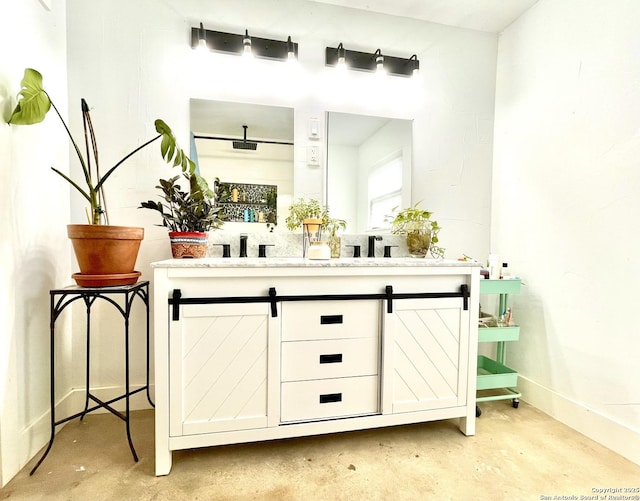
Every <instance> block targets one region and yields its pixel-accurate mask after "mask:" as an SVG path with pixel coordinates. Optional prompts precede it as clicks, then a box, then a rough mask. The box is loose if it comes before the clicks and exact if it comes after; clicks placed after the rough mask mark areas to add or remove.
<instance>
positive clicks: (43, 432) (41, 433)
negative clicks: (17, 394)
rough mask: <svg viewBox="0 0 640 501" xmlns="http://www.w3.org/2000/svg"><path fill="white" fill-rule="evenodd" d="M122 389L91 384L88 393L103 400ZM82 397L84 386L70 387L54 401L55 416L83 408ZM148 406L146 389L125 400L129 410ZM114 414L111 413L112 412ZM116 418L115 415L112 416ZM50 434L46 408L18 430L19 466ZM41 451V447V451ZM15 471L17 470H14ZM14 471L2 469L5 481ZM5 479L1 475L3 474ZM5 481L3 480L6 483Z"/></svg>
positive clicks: (118, 404)
mask: <svg viewBox="0 0 640 501" xmlns="http://www.w3.org/2000/svg"><path fill="white" fill-rule="evenodd" d="M142 386H143V385H133V386H132V387H131V391H135V390H137V389H138V388H140V387H142ZM123 392H124V388H122V387H118V386H110V387H103V388H93V389H92V390H91V393H92V394H94V395H95V396H96V398H99V399H100V400H102V401H103V402H106V401H108V400H110V399H112V398H115V397H117V396H119V395H122V393H123ZM151 395H152V397H153V386H152V387H151ZM84 400H85V391H84V388H78V389H75V390H71V391H70V392H69V393H67V394H66V395H65V396H64V397H62V398H61V399H60V400H59V401H58V403H57V404H56V420H60V419H64V418H65V417H66V416H70V415H73V414H76V413H77V412H81V411H82V410H83V409H84ZM93 405H95V402H92V401H90V402H89V407H92V406H93ZM112 407H114V408H115V409H116V410H119V411H122V412H124V407H125V404H124V400H121V401H119V402H116V403H114V404H113V405H112ZM150 408H151V406H150V405H149V402H147V398H146V392H145V391H141V392H139V393H137V394H135V395H133V396H132V397H131V398H130V400H129V409H130V410H131V411H137V410H143V409H150ZM104 412H108V411H107V410H105V409H96V410H95V411H94V413H104ZM114 417H115V416H114ZM116 419H117V418H116ZM63 427H64V425H59V426H57V427H56V433H57V432H59V431H60V430H61V429H62V428H63ZM50 437H51V413H50V412H49V411H47V412H45V413H44V414H42V415H41V416H40V417H39V418H38V419H36V420H35V421H34V422H33V423H31V424H30V425H29V426H27V427H26V428H24V429H23V430H22V432H21V436H20V439H19V440H18V444H19V447H20V450H19V451H16V456H17V457H18V458H20V461H19V465H20V469H22V468H24V466H25V465H26V464H27V463H28V462H29V461H31V459H32V458H33V457H34V456H36V455H37V454H39V453H40V451H41V449H42V448H43V447H44V446H45V445H47V444H48V443H49V438H50ZM55 446H56V445H55V441H54V443H53V447H54V448H55ZM43 452H44V451H43ZM41 468H46V460H45V462H44V463H43V464H42V466H41ZM18 471H19V470H18ZM18 471H15V472H6V473H7V475H6V482H9V480H11V478H12V477H13V476H14V475H15V474H17V473H18ZM3 480H5V477H3ZM6 482H5V483H6Z"/></svg>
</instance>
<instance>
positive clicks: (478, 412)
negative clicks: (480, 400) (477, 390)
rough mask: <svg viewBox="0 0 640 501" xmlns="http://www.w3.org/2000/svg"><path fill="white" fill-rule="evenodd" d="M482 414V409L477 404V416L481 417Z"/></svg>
mask: <svg viewBox="0 0 640 501" xmlns="http://www.w3.org/2000/svg"><path fill="white" fill-rule="evenodd" d="M480 416H482V411H481V410H480V407H478V406H477V405H476V417H480Z"/></svg>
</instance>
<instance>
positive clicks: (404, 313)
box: [383, 298, 469, 413]
mask: <svg viewBox="0 0 640 501" xmlns="http://www.w3.org/2000/svg"><path fill="white" fill-rule="evenodd" d="M468 336H469V312H468V311H465V310H464V309H463V307H462V299H458V298H443V299H400V300H395V301H393V313H391V314H388V313H387V314H385V333H384V337H385V341H384V344H385V353H384V354H383V363H384V383H383V412H384V413H399V412H411V411H421V410H429V409H440V408H445V407H456V406H461V405H465V404H466V399H467V378H468V377H469V375H468V369H469V359H468V358H469V351H468V346H469V337H468Z"/></svg>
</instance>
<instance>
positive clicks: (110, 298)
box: [30, 281, 155, 475]
mask: <svg viewBox="0 0 640 501" xmlns="http://www.w3.org/2000/svg"><path fill="white" fill-rule="evenodd" d="M49 294H50V298H51V302H50V350H51V353H50V356H51V361H50V363H51V365H50V370H51V373H50V382H51V438H50V439H49V445H48V446H47V449H46V450H45V451H44V454H43V455H42V457H41V458H40V459H39V460H38V462H37V464H36V465H35V466H34V467H33V469H32V470H31V473H30V475H33V474H34V473H35V471H36V470H37V469H38V467H39V466H40V465H41V464H42V462H43V461H44V459H45V458H46V457H47V454H49V451H50V450H51V446H52V445H53V440H54V439H55V435H56V426H58V425H61V424H63V423H66V422H67V421H71V420H72V419H75V418H77V417H79V418H80V420H82V419H84V416H85V415H87V414H88V413H89V412H92V411H95V410H96V409H100V408H104V409H107V410H108V411H109V412H111V413H112V414H114V415H115V416H118V417H119V418H120V419H122V420H123V421H124V422H125V424H126V429H127V439H128V440H129V447H130V449H131V454H132V455H133V459H134V460H135V461H136V462H137V461H138V455H137V454H136V450H135V448H134V447H133V441H132V440H131V429H130V426H129V411H130V408H129V399H130V397H131V396H132V395H135V394H136V393H139V392H141V391H146V394H147V400H148V401H149V403H150V404H151V406H153V407H155V405H154V403H153V401H152V400H151V395H150V394H149V282H148V281H141V282H138V283H136V284H133V285H122V286H116V287H78V286H69V287H65V288H63V289H52V290H51V291H49ZM57 296H60V297H59V299H57V301H56V297H57ZM114 297H115V298H120V299H124V302H123V305H121V304H120V302H119V301H117V300H116V299H114ZM136 297H139V298H140V299H141V300H142V302H143V303H144V306H145V311H146V331H147V332H146V341H147V349H146V358H147V359H146V364H147V367H146V384H145V386H143V387H141V388H138V389H137V390H134V391H131V390H130V388H129V316H130V315H131V307H132V304H133V301H134V299H135V298H136ZM79 299H82V300H83V301H84V304H85V306H86V315H87V360H86V385H85V403H84V410H83V411H81V412H78V413H76V414H74V415H73V416H68V417H65V418H64V419H59V420H56V401H55V356H54V353H55V324H56V320H57V319H58V317H59V316H60V314H61V313H62V312H63V311H64V309H65V308H66V307H67V306H69V305H70V304H72V303H73V302H75V301H77V300H79ZM97 299H103V300H105V301H107V302H108V303H111V304H112V305H113V306H114V307H115V308H116V309H117V310H118V311H119V312H120V314H121V315H122V317H123V318H124V346H125V355H124V361H125V392H124V393H123V394H122V395H120V396H118V397H115V398H113V399H111V400H109V401H107V402H104V401H102V400H100V399H99V398H98V397H96V396H95V395H93V394H92V393H91V391H90V384H89V377H90V370H89V369H90V358H91V357H90V349H91V307H92V306H93V304H94V303H95V301H96V300H97ZM122 399H124V400H125V412H124V413H122V412H120V411H118V410H116V409H114V408H113V407H112V406H111V404H113V403H114V402H118V401H119V400H122ZM90 401H93V402H94V403H95V404H96V405H94V406H92V407H89V402H90Z"/></svg>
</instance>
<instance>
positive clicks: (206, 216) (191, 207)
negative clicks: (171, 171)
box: [138, 173, 224, 231]
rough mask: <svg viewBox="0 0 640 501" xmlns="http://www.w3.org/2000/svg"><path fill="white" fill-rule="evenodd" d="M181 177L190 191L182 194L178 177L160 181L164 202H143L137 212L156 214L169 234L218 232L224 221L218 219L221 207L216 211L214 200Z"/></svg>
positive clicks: (189, 180) (212, 196)
mask: <svg viewBox="0 0 640 501" xmlns="http://www.w3.org/2000/svg"><path fill="white" fill-rule="evenodd" d="M182 177H183V178H184V179H186V180H187V181H188V182H189V191H183V190H182V189H181V187H180V185H179V184H178V180H179V179H180V176H174V177H172V178H171V179H160V184H159V185H158V186H156V188H157V189H159V190H160V191H161V192H162V195H163V196H162V200H163V202H162V201H161V202H154V201H153V200H149V201H147V202H142V203H141V204H140V207H138V208H139V209H151V210H155V211H158V212H159V213H160V216H161V217H162V225H158V226H164V227H166V228H168V229H169V231H210V230H217V229H218V228H220V227H221V226H222V225H223V224H224V221H223V220H222V219H221V218H220V216H219V214H218V213H219V212H220V209H221V207H216V204H215V196H214V195H213V194H210V193H208V192H207V191H203V190H202V189H201V188H200V187H199V186H198V184H197V183H196V181H195V178H194V177H193V176H191V175H189V174H186V173H185V174H183V175H182Z"/></svg>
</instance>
